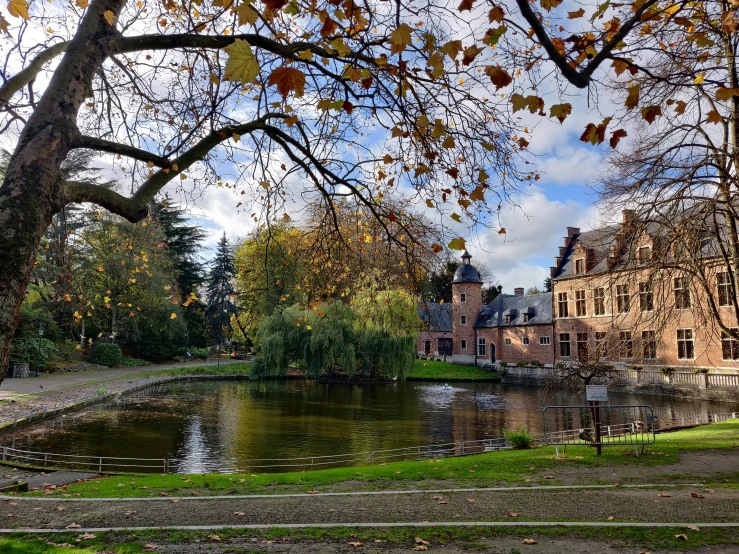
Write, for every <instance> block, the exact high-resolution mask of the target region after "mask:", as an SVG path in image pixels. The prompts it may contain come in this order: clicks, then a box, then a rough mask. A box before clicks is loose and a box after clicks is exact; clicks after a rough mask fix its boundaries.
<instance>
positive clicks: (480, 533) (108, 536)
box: [0, 527, 739, 554]
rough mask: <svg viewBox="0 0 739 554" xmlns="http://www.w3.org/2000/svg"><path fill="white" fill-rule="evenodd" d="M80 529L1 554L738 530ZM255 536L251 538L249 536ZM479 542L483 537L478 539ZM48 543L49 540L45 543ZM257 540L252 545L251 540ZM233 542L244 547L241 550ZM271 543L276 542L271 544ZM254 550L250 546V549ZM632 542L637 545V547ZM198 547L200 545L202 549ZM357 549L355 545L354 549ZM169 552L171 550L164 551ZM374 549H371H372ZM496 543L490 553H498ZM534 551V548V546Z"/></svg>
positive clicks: (686, 545) (610, 537) (720, 541)
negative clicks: (89, 532) (87, 532)
mask: <svg viewBox="0 0 739 554" xmlns="http://www.w3.org/2000/svg"><path fill="white" fill-rule="evenodd" d="M679 534H687V536H688V540H682V539H679V538H676V535H679ZM80 536H81V535H80V533H61V534H49V535H40V536H39V535H23V534H21V533H19V534H16V535H11V536H9V537H5V538H0V552H2V553H4V554H62V553H65V554H92V553H98V552H99V553H101V554H102V553H105V554H114V553H115V554H134V553H140V552H150V551H152V550H150V549H147V548H146V546H147V545H155V546H160V545H161V546H162V547H166V546H169V549H171V548H172V547H173V545H175V544H179V545H185V544H189V545H198V552H203V551H206V550H210V549H213V550H214V551H216V545H218V546H219V547H220V548H218V549H217V551H218V552H234V553H236V552H259V551H260V550H259V549H258V548H259V547H258V546H257V545H258V544H259V543H260V542H265V543H266V542H267V541H270V543H271V542H275V543H278V544H280V543H281V544H282V545H284V546H287V545H288V544H290V545H292V546H293V547H295V546H297V547H298V549H297V550H291V552H295V551H300V548H299V547H300V543H301V541H306V543H305V544H306V547H307V548H310V549H311V552H315V551H316V550H315V548H316V546H317V544H320V545H322V546H323V547H324V548H325V549H326V550H325V551H327V552H336V551H341V552H344V551H347V550H354V549H351V548H350V546H349V543H350V542H355V541H356V542H363V543H365V544H367V545H372V546H373V547H374V548H375V549H385V548H396V549H397V548H399V547H400V548H403V549H407V550H408V551H412V550H413V547H414V545H415V544H416V537H420V538H422V539H423V540H425V541H428V543H429V544H430V546H429V550H432V549H436V548H439V547H443V546H444V545H454V546H457V547H458V548H460V549H463V550H465V551H467V550H469V551H473V552H474V551H478V552H479V551H482V550H485V551H490V550H489V549H490V547H491V546H492V545H493V541H494V540H495V539H502V538H512V539H515V542H514V544H516V545H519V544H520V550H519V549H518V548H515V547H514V548H513V549H511V550H510V552H522V551H525V550H524V549H526V548H531V547H527V546H524V545H523V544H521V542H522V539H523V538H530V537H534V538H535V539H536V540H537V542H541V543H543V542H548V540H555V539H559V540H563V539H564V540H567V539H578V540H581V541H583V540H584V541H588V540H590V541H597V542H594V546H595V545H597V547H600V548H603V547H604V546H605V544H607V545H608V546H609V547H611V546H617V545H618V544H619V543H620V544H622V545H624V546H632V547H634V548H635V550H634V552H639V551H643V549H644V548H649V549H653V550H656V549H664V548H669V549H670V550H678V551H688V550H693V549H695V548H700V547H703V546H708V545H729V544H736V543H737V539H739V531H737V530H736V529H717V528H703V529H701V530H700V531H698V532H693V531H690V530H686V529H685V528H680V527H674V528H669V527H665V528H653V529H650V528H631V529H620V528H588V527H569V528H563V527H526V528H523V527H518V528H517V527H486V528H474V527H441V528H435V527H396V528H389V529H388V528H378V529H368V528H359V529H353V528H351V527H338V528H333V529H321V528H306V529H299V530H297V529H280V528H273V529H268V530H263V531H261V530H237V529H220V530H218V531H215V532H214V531H179V530H172V531H167V530H157V531H137V532H136V534H135V535H132V534H131V533H130V532H110V533H97V534H95V535H93V536H94V538H86V539H83V540H81V541H79V543H78V542H77V539H78V538H79V537H80ZM252 539H255V540H252ZM482 541H485V542H482ZM49 543H51V544H49ZM63 543H66V544H67V545H78V546H76V547H75V546H69V547H66V548H64V547H59V546H55V545H59V544H63ZM254 543H257V544H254ZM239 546H241V547H244V546H248V547H249V548H247V549H243V550H242V549H241V548H239ZM275 546H277V544H276V545H275ZM255 547H256V548H257V550H252V548H255ZM637 547H638V548H637ZM203 549H204V550H203ZM359 550H360V551H361V549H359ZM169 551H171V550H169ZM373 551H375V550H373ZM499 551H500V550H498V549H497V548H496V552H499ZM537 551H538V550H537Z"/></svg>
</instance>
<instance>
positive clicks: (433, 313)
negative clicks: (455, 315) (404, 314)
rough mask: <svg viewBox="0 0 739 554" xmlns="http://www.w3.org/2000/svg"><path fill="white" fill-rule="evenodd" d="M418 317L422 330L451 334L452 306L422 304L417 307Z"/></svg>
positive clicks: (430, 303)
mask: <svg viewBox="0 0 739 554" xmlns="http://www.w3.org/2000/svg"><path fill="white" fill-rule="evenodd" d="M418 317H420V318H421V319H422V320H423V322H424V323H425V324H426V325H424V330H427V331H441V332H446V333H451V332H452V305H451V304H439V303H437V302H424V303H423V304H422V305H421V306H419V307H418Z"/></svg>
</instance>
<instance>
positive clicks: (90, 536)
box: [77, 533, 97, 541]
mask: <svg viewBox="0 0 739 554" xmlns="http://www.w3.org/2000/svg"><path fill="white" fill-rule="evenodd" d="M96 536H97V535H93V534H92V533H83V534H81V535H80V536H79V537H77V539H79V540H81V541H89V540H92V539H94V538H95V537H96Z"/></svg>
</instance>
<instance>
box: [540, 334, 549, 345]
mask: <svg viewBox="0 0 739 554" xmlns="http://www.w3.org/2000/svg"><path fill="white" fill-rule="evenodd" d="M550 344H552V337H550V336H549V335H546V336H544V335H542V336H540V337H539V346H549V345H550Z"/></svg>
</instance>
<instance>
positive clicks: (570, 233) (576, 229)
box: [567, 227, 580, 237]
mask: <svg viewBox="0 0 739 554" xmlns="http://www.w3.org/2000/svg"><path fill="white" fill-rule="evenodd" d="M579 234H580V227H567V236H568V237H574V236H575V235H579Z"/></svg>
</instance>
